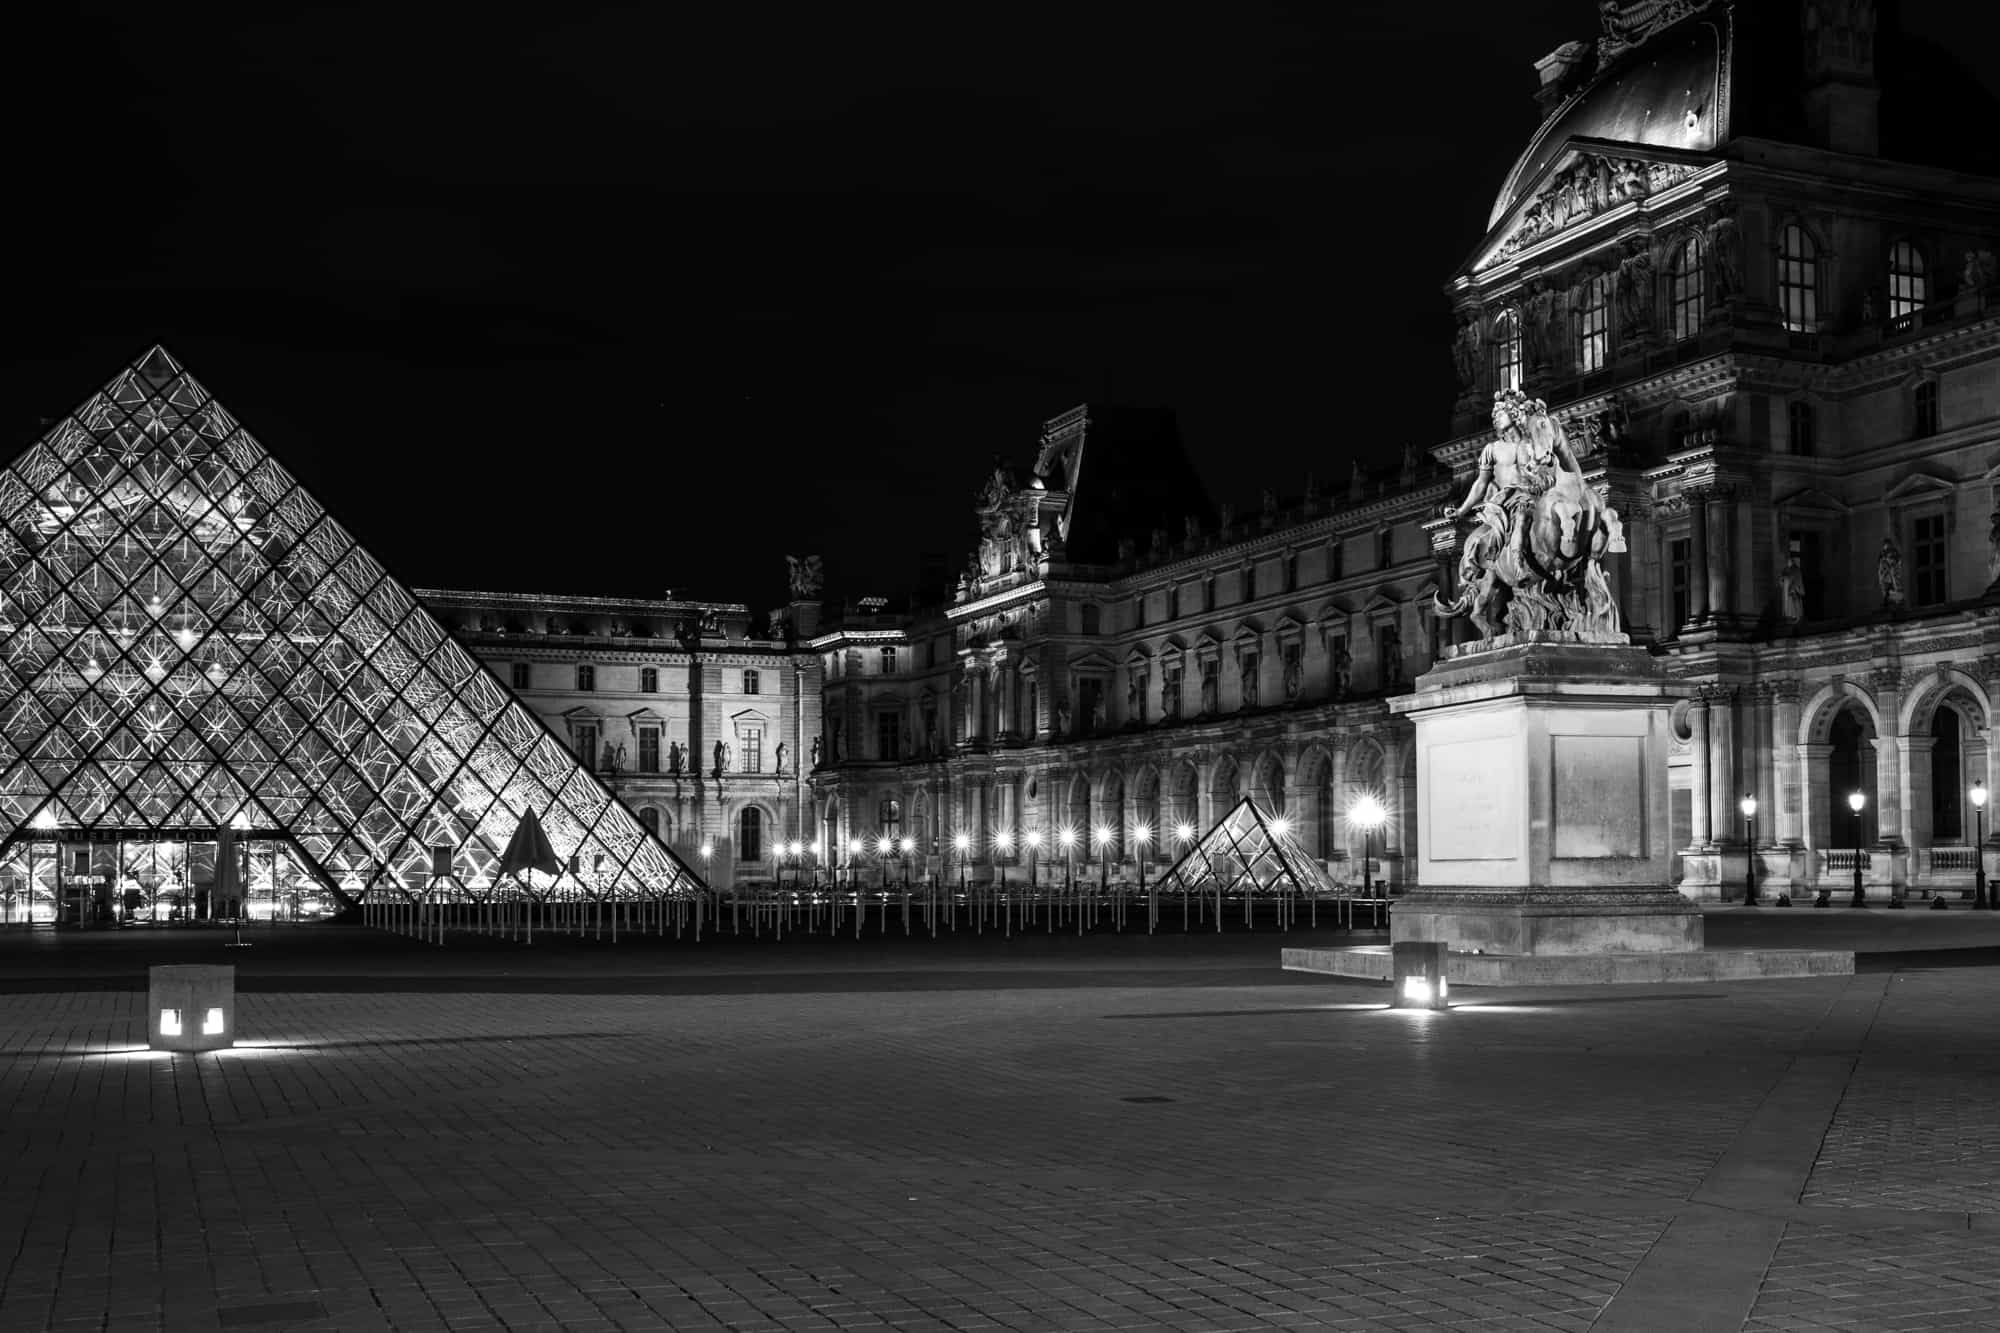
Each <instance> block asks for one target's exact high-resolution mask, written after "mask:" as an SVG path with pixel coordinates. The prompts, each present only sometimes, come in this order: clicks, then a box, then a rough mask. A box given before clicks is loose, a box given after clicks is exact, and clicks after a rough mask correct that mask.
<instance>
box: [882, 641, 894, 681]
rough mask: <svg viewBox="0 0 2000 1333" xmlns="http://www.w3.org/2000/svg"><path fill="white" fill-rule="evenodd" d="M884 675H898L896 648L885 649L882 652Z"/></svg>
mask: <svg viewBox="0 0 2000 1333" xmlns="http://www.w3.org/2000/svg"><path fill="white" fill-rule="evenodd" d="M882 674H883V675H885V676H893V675H895V674H896V650H895V649H894V648H884V649H883V650H882Z"/></svg>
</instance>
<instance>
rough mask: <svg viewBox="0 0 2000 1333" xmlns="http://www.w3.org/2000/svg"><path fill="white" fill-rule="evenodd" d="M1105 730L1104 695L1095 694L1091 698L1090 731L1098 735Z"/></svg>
mask: <svg viewBox="0 0 2000 1333" xmlns="http://www.w3.org/2000/svg"><path fill="white" fill-rule="evenodd" d="M1103 730H1104V696H1103V695H1101V694H1099V695H1094V696H1092V698H1091V700H1090V732H1091V735H1093V736H1094V735H1096V734H1098V733H1099V732H1101V731H1103Z"/></svg>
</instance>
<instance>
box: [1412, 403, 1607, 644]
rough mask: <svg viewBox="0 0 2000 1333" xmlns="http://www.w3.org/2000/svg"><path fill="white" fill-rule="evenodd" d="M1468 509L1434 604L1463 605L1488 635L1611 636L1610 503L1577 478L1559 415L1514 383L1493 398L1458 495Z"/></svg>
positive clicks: (1458, 510)
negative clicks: (1453, 566)
mask: <svg viewBox="0 0 2000 1333" xmlns="http://www.w3.org/2000/svg"><path fill="white" fill-rule="evenodd" d="M1445 516H1446V517H1447V518H1452V519H1471V520H1472V524H1473V526H1472V530H1471V531H1470V532H1469V533H1468V534H1467V535H1466V537H1465V545H1464V549H1463V552H1462V554H1461V556H1460V558H1459V566H1458V589H1457V594H1456V596H1454V597H1453V598H1452V599H1451V601H1450V602H1448V603H1447V602H1443V601H1439V602H1437V603H1435V606H1436V610H1437V612H1438V614H1440V615H1445V616H1456V615H1466V616H1470V617H1471V618H1472V621H1473V623H1474V624H1475V625H1477V626H1478V627H1479V631H1480V633H1481V634H1482V635H1484V636H1485V637H1487V638H1492V637H1494V636H1496V635H1500V634H1526V633H1534V632H1540V631H1558V632H1565V633H1572V634H1577V635H1580V636H1583V637H1585V638H1604V639H1609V638H1613V637H1615V636H1616V635H1617V634H1618V632H1619V624H1618V608H1617V604H1616V603H1615V602H1614V601H1613V600H1612V596H1611V589H1610V585H1609V584H1608V583H1606V581H1605V578H1604V570H1603V568H1602V566H1601V564H1600V561H1601V560H1602V559H1603V557H1604V556H1605V555H1606V554H1607V553H1609V552H1612V551H1622V550H1624V549H1625V534H1624V528H1623V526H1622V525H1621V524H1620V523H1619V521H1618V515H1617V513H1616V512H1615V511H1614V510H1612V509H1611V507H1610V506H1608V505H1606V504H1605V503H1604V502H1603V500H1602V499H1600V498H1599V497H1598V495H1597V493H1596V491H1594V490H1592V489H1591V487H1590V486H1588V485H1587V484H1586V483H1585V482H1584V479H1583V469H1582V468H1581V467H1580V466H1579V465H1578V463H1577V459H1576V454H1575V452H1574V451H1573V450H1571V448H1570V446H1569V440H1568V438H1567V437H1566V436H1565V434H1564V432H1563V428H1562V424H1561V423H1560V422H1558V421H1557V420H1556V419H1555V418H1554V417H1553V416H1551V415H1550V414H1549V411H1548V407H1547V405H1546V404H1544V403H1543V402H1542V401H1541V400H1540V399H1536V398H1529V397H1528V396H1527V395H1526V394H1524V393H1522V392H1521V391H1520V390H1518V389H1507V390H1503V391H1502V392H1500V393H1498V394H1495V395H1494V398H1493V440H1492V442H1491V443H1490V444H1488V445H1487V446H1486V448H1485V450H1484V451H1483V452H1482V453H1481V454H1480V456H1479V473H1478V475H1477V476H1476V477H1475V478H1474V479H1473V482H1472V489H1471V490H1470V491H1469V492H1467V494H1466V497H1465V500H1464V502H1463V503H1461V504H1459V505H1457V506H1455V507H1451V508H1448V509H1447V510H1446V511H1445Z"/></svg>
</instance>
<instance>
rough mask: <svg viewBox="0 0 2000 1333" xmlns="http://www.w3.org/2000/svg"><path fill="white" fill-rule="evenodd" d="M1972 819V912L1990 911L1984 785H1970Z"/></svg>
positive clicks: (1991, 900)
mask: <svg viewBox="0 0 2000 1333" xmlns="http://www.w3.org/2000/svg"><path fill="white" fill-rule="evenodd" d="M1972 819H1973V824H1974V827H1976V828H1977V829H1978V831H1979V832H1978V836H1977V837H1975V838H1974V839H1973V840H1972V855H1973V862H1972V910H1973V911H1975V912H1986V911H1991V910H1992V908H1993V899H1992V897H1991V896H1990V895H1988V893H1987V892H1986V784H1985V783H1983V782H1975V783H1973V784H1972Z"/></svg>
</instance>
